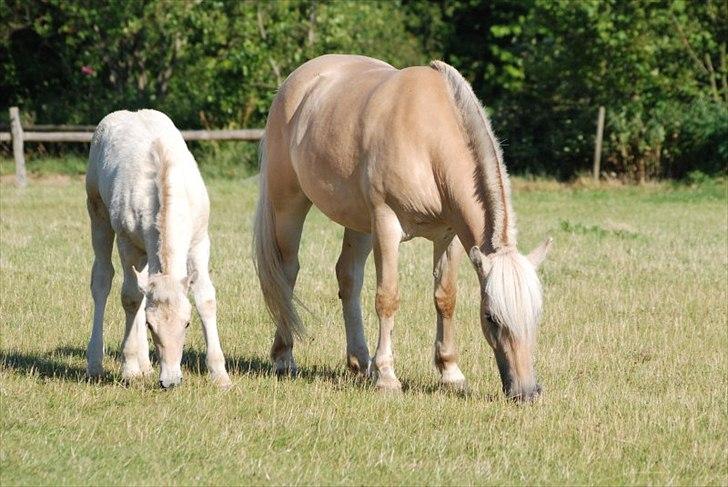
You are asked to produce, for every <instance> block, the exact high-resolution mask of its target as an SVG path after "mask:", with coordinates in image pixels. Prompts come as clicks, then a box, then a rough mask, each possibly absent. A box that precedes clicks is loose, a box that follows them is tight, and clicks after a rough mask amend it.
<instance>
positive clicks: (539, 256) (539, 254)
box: [528, 237, 554, 269]
mask: <svg viewBox="0 0 728 487" xmlns="http://www.w3.org/2000/svg"><path fill="white" fill-rule="evenodd" d="M553 242H554V239H553V238H551V237H549V238H547V239H546V240H544V241H543V243H542V244H541V245H539V246H538V247H536V248H535V249H533V250H532V251H531V253H530V254H528V260H530V261H531V264H533V267H535V268H536V269H538V266H540V265H541V263H542V262H543V261H544V259H545V258H546V255H547V254H548V253H549V250H550V249H551V244H552V243H553Z"/></svg>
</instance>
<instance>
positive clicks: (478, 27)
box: [0, 0, 728, 179]
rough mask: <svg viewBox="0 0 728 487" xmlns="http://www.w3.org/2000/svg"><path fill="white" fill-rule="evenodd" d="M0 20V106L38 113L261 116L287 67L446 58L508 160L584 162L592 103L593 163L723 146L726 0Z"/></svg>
mask: <svg viewBox="0 0 728 487" xmlns="http://www.w3.org/2000/svg"><path fill="white" fill-rule="evenodd" d="M0 20H1V22H0V25H1V26H2V30H0V106H5V107H7V106H8V105H11V104H17V105H20V106H21V107H22V111H23V113H24V114H25V115H26V116H27V117H29V120H28V121H36V122H38V123H84V124H90V123H96V122H97V121H98V120H99V119H100V118H101V117H103V115H105V114H106V113H108V112H110V111H112V110H116V109H120V108H129V109H135V108H139V107H154V108H157V109H160V110H163V111H165V112H167V113H169V114H170V116H171V117H172V118H173V119H174V120H175V121H176V123H177V124H178V125H179V126H181V127H186V128H193V127H250V126H262V124H263V123H264V120H265V116H266V112H267V109H268V106H269V104H270V102H271V100H272V98H273V96H274V94H275V90H276V89H277V87H278V85H279V84H280V83H281V81H282V80H283V79H285V77H286V76H287V75H288V74H289V73H290V72H291V71H292V70H293V69H295V68H296V67H297V66H299V65H300V64H302V63H303V62H305V61H306V60H308V59H310V58H313V57H315V56H318V55H320V54H324V53H330V52H351V53H359V54H365V55H370V56H373V57H378V58H381V59H384V60H386V61H388V62H390V63H392V64H393V65H395V66H399V67H403V66H407V65H412V64H422V63H426V62H427V61H428V60H429V59H431V58H441V59H444V60H446V61H447V62H449V63H451V64H453V65H454V66H456V67H457V68H458V69H460V70H461V72H463V74H464V75H465V76H466V78H468V79H469V81H470V82H471V83H472V84H473V87H474V89H475V90H476V92H477V93H478V95H479V96H480V97H481V98H482V99H483V100H484V101H485V103H486V106H487V108H488V110H489V111H490V112H491V115H492V116H493V118H494V123H495V126H496V129H497V132H498V133H499V135H500V137H501V138H502V140H503V144H504V145H505V148H506V154H507V157H508V159H509V161H508V162H509V165H510V166H511V167H512V168H514V169H515V170H517V171H520V172H524V171H525V172H536V173H548V174H553V175H557V176H562V177H568V176H570V175H573V174H574V173H577V172H579V171H584V170H586V169H587V168H589V167H590V164H591V162H590V161H591V157H592V154H593V145H594V135H593V133H594V128H595V119H596V113H597V108H598V106H599V105H604V106H605V107H606V109H607V128H606V133H605V165H606V167H605V168H606V170H608V171H613V172H616V173H619V174H623V175H626V176H631V177H635V178H638V179H643V178H646V177H650V176H682V175H684V174H686V173H687V172H689V171H691V170H695V169H699V170H701V171H704V172H709V173H714V172H720V171H725V168H726V159H727V158H728V86H726V76H727V74H728V73H727V68H726V42H727V39H728V3H726V2H725V1H724V0H703V1H700V2H695V1H689V0H579V1H576V0H490V1H480V0H440V1H438V2H427V1H423V0H398V1H385V0H378V1H366V2H363V1H335V2H334V1H332V2H330V1H313V0H312V1H303V0H282V1H276V2H263V1H260V2H254V1H245V2H243V1H232V0H231V1H224V0H209V1H204V2H203V1H198V0H176V1H170V0H150V1H142V0H107V1H105V2H95V1H88V0H43V1H40V0H39V1H36V2H27V1H24V0H1V1H0ZM5 113H6V110H3V113H2V114H0V116H5V115H4V114H5Z"/></svg>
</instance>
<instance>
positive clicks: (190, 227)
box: [86, 110, 230, 388]
mask: <svg viewBox="0 0 728 487" xmlns="http://www.w3.org/2000/svg"><path fill="white" fill-rule="evenodd" d="M86 193H87V197H88V199H87V201H88V213H89V217H90V218H91V240H92V244H93V249H94V255H95V259H94V264H93V270H92V272H91V293H92V295H93V299H94V318H93V327H92V330H91V339H90V341H89V344H88V352H87V360H88V364H87V373H88V375H89V376H91V377H96V376H99V375H100V374H101V373H102V359H103V354H104V341H103V321H104V309H105V307H106V300H107V297H108V295H109V290H110V289H111V279H112V277H113V275H114V268H113V266H112V264H111V250H112V246H113V244H114V236H116V244H117V247H118V249H119V257H120V258H121V265H122V269H123V271H124V283H123V285H122V288H121V303H122V305H123V307H124V311H125V312H126V332H125V334H124V342H123V344H122V353H123V358H124V363H123V368H122V376H123V377H124V379H132V378H134V377H137V376H139V375H142V374H146V373H150V372H151V370H152V367H151V364H150V362H149V345H148V343H147V328H149V330H150V332H151V334H152V338H153V340H154V343H155V345H156V347H157V353H158V355H159V362H160V365H161V371H160V376H159V384H160V385H161V386H162V387H164V388H169V387H173V386H175V385H177V384H179V383H180V382H181V381H182V370H181V367H180V363H181V360H182V348H183V346H184V341H185V333H186V328H187V326H189V322H190V314H191V311H192V307H191V305H190V302H189V301H188V299H187V293H188V290H189V289H190V288H191V290H192V293H193V295H194V298H195V305H196V306H197V311H198V312H199V314H200V318H201V320H202V325H203V327H204V332H205V342H206V343H207V367H208V370H209V372H210V376H211V378H212V380H213V381H214V382H216V383H218V384H219V385H221V386H223V387H227V386H229V385H230V378H229V377H228V374H227V371H226V370H225V358H224V357H223V353H222V348H221V347H220V339H219V338H218V333H217V316H216V301H215V288H214V287H213V285H212V282H211V281H210V275H209V271H208V261H209V258H210V238H209V235H208V232H207V223H208V219H209V214H210V201H209V199H208V196H207V190H206V189H205V184H204V182H203V181H202V177H201V176H200V171H199V170H198V168H197V163H196V162H195V159H194V157H193V156H192V154H191V153H190V152H189V150H187V145H186V144H185V142H184V140H183V139H182V135H181V134H180V132H179V130H177V128H176V127H175V126H174V124H173V123H172V121H171V120H170V119H169V118H168V117H167V116H166V115H164V114H163V113H160V112H157V111H154V110H140V111H138V112H128V111H119V112H114V113H111V114H109V115H107V116H106V117H104V119H103V120H102V121H101V122H100V123H99V125H98V127H97V128H96V132H95V133H94V136H93V139H92V141H91V151H90V156H89V166H88V172H87V174H86ZM137 269H138V270H139V271H137Z"/></svg>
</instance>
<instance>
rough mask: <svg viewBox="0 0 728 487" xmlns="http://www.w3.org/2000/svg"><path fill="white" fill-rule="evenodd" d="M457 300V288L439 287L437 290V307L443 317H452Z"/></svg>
mask: <svg viewBox="0 0 728 487" xmlns="http://www.w3.org/2000/svg"><path fill="white" fill-rule="evenodd" d="M456 302H457V290H456V289H454V288H452V287H439V288H437V289H436V290H435V309H437V312H438V314H440V316H442V317H443V318H446V319H449V318H452V316H453V314H454V313H455V304H456Z"/></svg>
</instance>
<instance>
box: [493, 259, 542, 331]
mask: <svg viewBox="0 0 728 487" xmlns="http://www.w3.org/2000/svg"><path fill="white" fill-rule="evenodd" d="M490 260H491V268H490V272H489V273H488V277H487V278H486V283H485V294H486V296H487V297H488V305H489V309H490V315H491V316H492V317H493V319H494V320H495V321H496V322H497V323H498V324H499V325H500V326H503V327H505V328H507V329H508V331H509V332H510V333H511V334H512V335H513V336H514V337H516V338H519V339H524V338H525V339H530V338H533V334H534V333H533V332H534V331H535V330H536V327H537V326H538V321H539V318H540V315H541V307H542V294H541V283H540V281H539V279H538V275H537V274H536V269H535V268H534V267H533V265H532V264H531V262H530V261H529V260H528V259H527V258H526V257H524V256H523V255H521V254H519V253H518V252H517V251H516V249H515V248H513V249H504V250H502V251H499V252H496V253H494V254H493V255H492V256H490Z"/></svg>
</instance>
